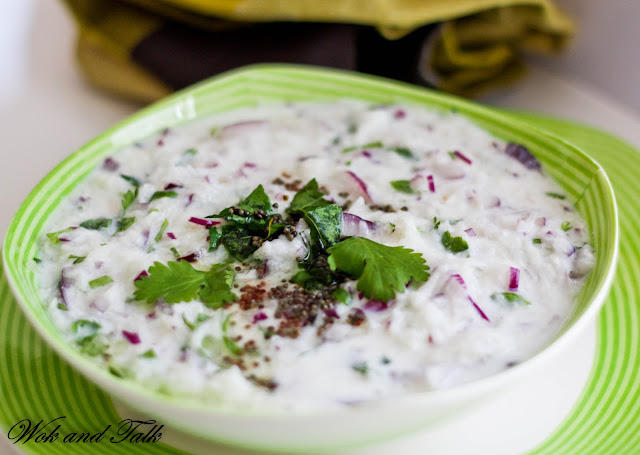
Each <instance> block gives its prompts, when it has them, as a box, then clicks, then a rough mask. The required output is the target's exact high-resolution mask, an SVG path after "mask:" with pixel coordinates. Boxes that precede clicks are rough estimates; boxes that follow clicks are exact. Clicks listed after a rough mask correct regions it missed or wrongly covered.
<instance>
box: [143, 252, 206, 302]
mask: <svg viewBox="0 0 640 455" xmlns="http://www.w3.org/2000/svg"><path fill="white" fill-rule="evenodd" d="M148 273H149V275H148V276H142V277H140V279H139V280H137V281H136V282H135V283H134V284H135V286H136V287H137V288H138V289H136V291H135V293H134V298H135V299H136V300H146V301H147V302H149V303H153V302H156V301H158V300H160V299H163V300H164V301H165V302H167V303H179V302H189V301H191V300H193V299H195V298H196V297H197V296H198V293H199V292H200V289H201V287H202V285H203V281H204V274H205V272H201V271H200V270H196V269H194V268H193V266H192V265H191V264H189V263H188V262H187V261H180V262H177V261H171V262H168V263H167V264H166V265H165V264H162V263H160V262H155V263H154V264H153V265H152V266H151V267H149V272H148Z"/></svg>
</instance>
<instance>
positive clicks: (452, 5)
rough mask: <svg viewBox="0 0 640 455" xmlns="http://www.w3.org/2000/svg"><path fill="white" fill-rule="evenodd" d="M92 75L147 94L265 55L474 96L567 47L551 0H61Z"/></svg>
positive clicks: (115, 88)
mask: <svg viewBox="0 0 640 455" xmlns="http://www.w3.org/2000/svg"><path fill="white" fill-rule="evenodd" d="M63 1H64V2H65V3H66V4H67V5H68V6H69V7H70V11H71V12H72V13H73V16H74V18H75V21H76V23H77V26H78V40H77V58H78V61H79V63H80V66H81V68H82V70H83V71H84V73H85V75H86V76H87V78H88V79H89V81H91V82H92V83H93V84H94V85H96V86H97V87H100V88H102V89H105V90H108V91H110V92H112V93H116V94H119V95H122V96H125V97H128V98H132V99H136V100H139V101H143V102H148V101H152V100H154V99H157V98H160V97H162V96H164V95H166V94H168V93H170V92H171V91H173V90H176V89H180V88H182V87H185V86H187V85H189V84H192V83H194V82H197V81H199V80H202V79H204V78H206V77H208V76H211V75H213V74H217V73H219V72H222V71H225V70H229V69H232V68H235V67H238V66H242V65H246V64H251V63H260V62H270V63H273V62H286V63H307V64H316V65H323V66H330V67H335V68H344V69H352V70H358V71H363V72H367V73H372V74H377V75H381V76H386V77H391V78H395V79H399V80H403V81H407V82H412V83H417V84H422V85H428V86H434V87H437V88H440V89H442V90H446V91H449V92H453V93H457V94H461V95H466V96H471V95H473V94H475V93H477V92H478V91H481V90H484V89H486V88H487V87H489V86H491V85H498V84H503V83H505V82H507V81H509V80H511V79H513V78H515V77H516V76H518V75H519V74H521V73H522V71H523V67H524V66H523V63H522V55H523V54H524V53H525V52H527V51H535V52H546V53H548V52H553V51H557V50H559V49H561V48H562V47H563V46H564V45H565V44H566V43H567V40H568V38H569V37H570V36H571V35H572V33H573V25H572V23H571V22H570V21H569V19H568V18H567V17H566V16H564V15H563V14H562V13H561V12H560V11H559V10H558V9H557V8H556V7H555V5H554V4H553V3H552V1H551V0H377V1H372V0H323V1H317V0H289V1H286V2H285V1H282V0H63Z"/></svg>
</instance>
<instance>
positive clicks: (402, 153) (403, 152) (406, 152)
mask: <svg viewBox="0 0 640 455" xmlns="http://www.w3.org/2000/svg"><path fill="white" fill-rule="evenodd" d="M392 150H393V151H394V152H396V153H397V154H398V155H400V156H402V157H404V158H409V159H412V160H413V159H415V156H413V153H411V150H409V149H408V148H405V147H398V148H395V149H392Z"/></svg>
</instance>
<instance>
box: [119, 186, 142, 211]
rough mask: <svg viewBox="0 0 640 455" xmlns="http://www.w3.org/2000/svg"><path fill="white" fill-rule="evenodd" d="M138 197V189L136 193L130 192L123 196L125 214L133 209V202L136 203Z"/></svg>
mask: <svg viewBox="0 0 640 455" xmlns="http://www.w3.org/2000/svg"><path fill="white" fill-rule="evenodd" d="M137 197H138V188H136V189H135V190H134V191H132V190H129V191H127V192H126V193H124V194H123V195H122V201H121V202H122V212H123V213H124V212H126V211H127V209H128V208H129V207H131V204H133V201H135V200H136V198H137Z"/></svg>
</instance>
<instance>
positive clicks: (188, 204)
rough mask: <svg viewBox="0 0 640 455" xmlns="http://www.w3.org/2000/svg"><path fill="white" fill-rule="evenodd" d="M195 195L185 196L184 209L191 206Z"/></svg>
mask: <svg viewBox="0 0 640 455" xmlns="http://www.w3.org/2000/svg"><path fill="white" fill-rule="evenodd" d="M194 196H195V195H194V194H193V193H191V194H190V195H189V196H187V203H186V204H185V207H189V206H190V205H191V203H192V202H193V197H194Z"/></svg>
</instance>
